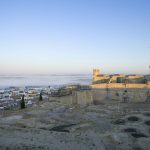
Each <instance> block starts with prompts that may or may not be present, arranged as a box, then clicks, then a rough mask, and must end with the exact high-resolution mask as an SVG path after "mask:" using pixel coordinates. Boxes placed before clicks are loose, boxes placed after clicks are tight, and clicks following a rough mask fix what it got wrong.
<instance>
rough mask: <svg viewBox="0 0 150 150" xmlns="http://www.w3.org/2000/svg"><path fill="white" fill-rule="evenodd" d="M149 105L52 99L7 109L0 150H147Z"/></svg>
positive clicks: (1, 121) (0, 123) (0, 132)
mask: <svg viewBox="0 0 150 150" xmlns="http://www.w3.org/2000/svg"><path fill="white" fill-rule="evenodd" d="M66 98H67V97H66ZM149 108H150V103H130V104H127V103H126V104H125V103H118V102H117V101H109V100H105V101H103V102H101V103H99V104H97V105H90V106H87V107H81V106H70V107H69V106H67V105H64V104H63V105H62V103H60V101H59V98H55V99H54V100H53V101H51V102H50V101H47V102H40V103H39V104H38V105H37V106H32V107H28V108H26V109H24V110H18V111H7V113H6V112H5V114H3V116H2V115H1V117H0V150H3V149H4V150H5V149H6V150H14V149H20V150H30V149H35V150H36V149H37V150H38V149H47V150H149V146H150V109H149Z"/></svg>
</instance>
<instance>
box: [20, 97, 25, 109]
mask: <svg viewBox="0 0 150 150" xmlns="http://www.w3.org/2000/svg"><path fill="white" fill-rule="evenodd" d="M20 105H21V109H24V108H25V101H24V95H22V99H21V103H20Z"/></svg>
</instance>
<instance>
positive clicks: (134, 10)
mask: <svg viewBox="0 0 150 150" xmlns="http://www.w3.org/2000/svg"><path fill="white" fill-rule="evenodd" d="M149 65H150V0H0V74H22V73H25V74H36V73H38V74H46V73H63V74H65V73H67V74H68V73H91V72H92V69H93V68H100V69H101V70H102V72H103V73H118V72H121V73H148V66H149Z"/></svg>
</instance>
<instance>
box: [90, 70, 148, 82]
mask: <svg viewBox="0 0 150 150" xmlns="http://www.w3.org/2000/svg"><path fill="white" fill-rule="evenodd" d="M149 81H150V76H144V75H134V74H133V75H124V74H114V75H107V74H100V71H99V70H98V69H94V70H93V84H101V83H107V84H109V83H124V84H147V83H149Z"/></svg>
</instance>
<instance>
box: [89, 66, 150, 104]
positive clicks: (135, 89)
mask: <svg viewBox="0 0 150 150" xmlns="http://www.w3.org/2000/svg"><path fill="white" fill-rule="evenodd" d="M98 72H100V71H99V70H98V69H94V70H93V83H92V85H91V88H92V94H93V100H94V101H101V100H105V99H111V100H118V101H122V102H123V101H126V102H150V75H146V76H143V75H123V74H115V75H102V74H99V73H98ZM125 96H126V97H125ZM125 99H126V100H125Z"/></svg>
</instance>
